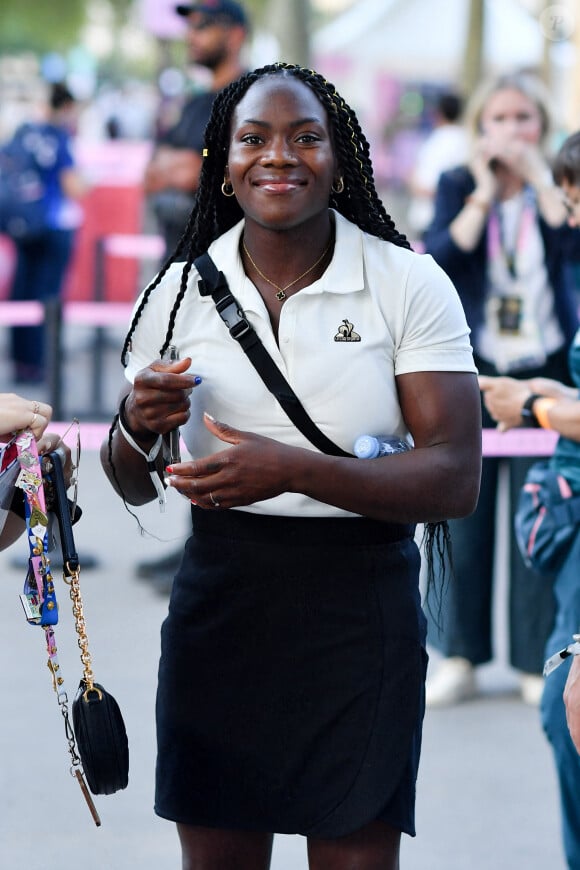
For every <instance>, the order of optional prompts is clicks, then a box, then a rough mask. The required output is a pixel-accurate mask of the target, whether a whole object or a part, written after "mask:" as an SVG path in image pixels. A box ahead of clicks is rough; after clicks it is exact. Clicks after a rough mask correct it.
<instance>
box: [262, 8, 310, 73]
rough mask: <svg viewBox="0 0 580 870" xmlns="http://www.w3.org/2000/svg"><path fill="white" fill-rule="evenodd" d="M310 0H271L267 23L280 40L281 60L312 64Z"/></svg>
mask: <svg viewBox="0 0 580 870" xmlns="http://www.w3.org/2000/svg"><path fill="white" fill-rule="evenodd" d="M310 13H311V9H310V0H294V2H293V3H289V2H288V0H270V2H269V4H268V13H267V22H266V23H267V24H268V25H269V27H270V29H271V31H272V33H273V34H274V36H275V37H276V39H277V40H278V43H279V46H280V57H279V59H280V60H285V61H288V62H289V63H299V64H301V65H302V66H309V64H310V36H309V34H310V26H309V25H310Z"/></svg>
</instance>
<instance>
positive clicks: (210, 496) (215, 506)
mask: <svg viewBox="0 0 580 870" xmlns="http://www.w3.org/2000/svg"><path fill="white" fill-rule="evenodd" d="M209 500H210V501H211V503H212V505H213V506H214V508H219V506H220V503H219V501H218V500H217V498H214V497H213V492H210V494H209Z"/></svg>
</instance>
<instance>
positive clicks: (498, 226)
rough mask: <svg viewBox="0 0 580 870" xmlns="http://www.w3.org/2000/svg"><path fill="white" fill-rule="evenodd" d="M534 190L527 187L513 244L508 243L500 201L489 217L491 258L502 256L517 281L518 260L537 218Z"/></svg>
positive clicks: (489, 249) (511, 275) (513, 278)
mask: <svg viewBox="0 0 580 870" xmlns="http://www.w3.org/2000/svg"><path fill="white" fill-rule="evenodd" d="M534 203H535V199H534V194H533V191H532V190H531V189H530V188H528V187H526V188H525V190H524V195H523V202H522V207H521V210H520V214H519V216H518V222H517V226H516V231H515V234H514V238H513V244H512V245H508V243H507V239H506V232H505V219H504V216H503V213H502V211H503V210H502V209H501V208H500V206H499V204H498V203H495V205H494V207H493V209H492V212H491V214H490V217H489V225H488V254H489V257H490V259H492V260H496V259H498V258H500V257H501V259H502V260H503V261H504V263H505V266H506V268H507V271H508V274H509V276H510V278H511V279H512V280H513V281H515V280H516V279H517V277H518V261H519V259H520V257H519V255H520V253H521V252H522V251H523V250H524V249H525V247H526V244H527V239H528V234H529V230H530V229H531V227H532V225H533V223H534V220H535V208H534Z"/></svg>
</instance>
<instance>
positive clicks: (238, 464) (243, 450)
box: [167, 414, 299, 510]
mask: <svg viewBox="0 0 580 870" xmlns="http://www.w3.org/2000/svg"><path fill="white" fill-rule="evenodd" d="M204 422H205V425H206V426H207V428H208V429H209V431H210V432H211V433H212V434H213V435H215V436H216V437H217V438H220V439H221V440H222V441H224V442H225V443H226V444H231V445H233V446H232V447H228V448H227V449H226V450H222V451H220V452H219V453H213V454H211V455H210V456H205V457H204V458H203V459H196V460H193V461H191V462H181V463H175V464H174V465H172V466H170V469H171V470H170V471H169V477H168V479H167V482H168V484H169V486H172V487H174V488H175V489H176V490H177V491H178V492H180V493H181V495H183V496H185V497H186V498H188V499H189V500H190V501H191V502H192V503H193V504H195V505H198V506H199V507H202V508H206V509H211V510H215V509H216V508H231V507H241V506H242V505H248V504H253V503H254V502H257V501H262V500H264V499H268V498H273V497H274V496H276V495H280V493H282V492H288V491H289V490H290V489H291V486H290V466H291V463H290V457H291V455H292V454H296V452H297V451H299V448H295V447H289V446H287V445H285V444H282V443H280V442H279V441H275V440H274V439H273V438H265V437H264V436H262V435H255V434H254V433H252V432H243V431H241V430H239V429H234V428H233V427H232V426H228V425H227V424H226V423H220V422H218V421H217V420H214V419H213V417H211V416H210V415H209V414H205V415H204Z"/></svg>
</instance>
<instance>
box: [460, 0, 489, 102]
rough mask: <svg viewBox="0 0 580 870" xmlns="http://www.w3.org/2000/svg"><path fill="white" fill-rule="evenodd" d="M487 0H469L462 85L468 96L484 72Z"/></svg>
mask: <svg viewBox="0 0 580 870" xmlns="http://www.w3.org/2000/svg"><path fill="white" fill-rule="evenodd" d="M484 20H485V0H469V17H468V20H467V36H466V40H465V54H464V56H463V76H462V85H463V91H464V93H465V94H466V96H469V94H471V93H473V90H474V89H475V88H476V87H477V85H478V84H479V82H480V81H481V76H482V72H483V34H484Z"/></svg>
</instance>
